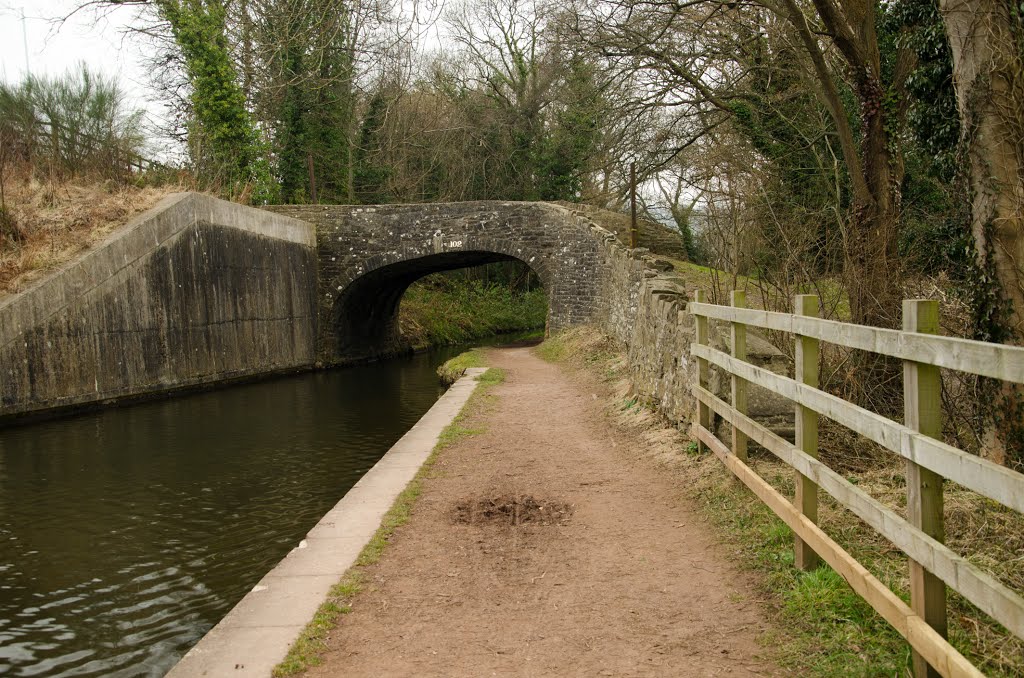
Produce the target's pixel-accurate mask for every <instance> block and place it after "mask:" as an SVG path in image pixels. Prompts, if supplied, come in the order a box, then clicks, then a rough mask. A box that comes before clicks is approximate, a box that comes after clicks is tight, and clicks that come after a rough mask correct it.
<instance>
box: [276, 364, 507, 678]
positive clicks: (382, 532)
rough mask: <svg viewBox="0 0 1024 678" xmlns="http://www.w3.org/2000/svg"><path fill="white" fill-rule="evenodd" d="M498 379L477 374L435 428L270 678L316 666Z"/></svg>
mask: <svg viewBox="0 0 1024 678" xmlns="http://www.w3.org/2000/svg"><path fill="white" fill-rule="evenodd" d="M471 352H472V351H470V353H471ZM464 355H465V354H464ZM474 366H479V365H474ZM504 380H505V371H504V370H502V369H499V368H494V367H492V368H491V369H489V370H487V371H486V372H484V373H483V374H482V375H481V376H480V377H479V379H478V381H479V385H478V386H477V388H476V390H475V391H474V392H473V395H471V396H470V397H469V400H468V401H466V404H465V405H464V406H463V408H462V411H460V412H459V414H458V415H456V417H455V419H453V420H452V423H450V424H448V426H446V427H445V429H444V431H442V432H441V436H440V437H439V438H438V441H437V444H436V445H435V446H434V449H433V451H432V452H431V453H430V457H428V458H427V461H426V462H424V464H423V466H422V467H421V468H420V470H419V472H418V473H417V474H416V476H415V477H414V478H413V479H412V481H410V483H409V484H408V485H407V486H406V488H405V489H404V490H402V492H401V493H400V494H399V495H398V497H397V498H396V499H395V503H394V504H393V505H392V506H391V508H390V509H389V510H388V512H387V513H386V514H385V515H384V519H383V520H382V521H381V525H380V528H378V529H377V532H376V533H375V534H374V535H373V537H372V538H371V539H370V541H369V543H367V544H366V546H365V547H363V550H362V551H361V552H360V554H359V557H358V558H356V564H355V565H353V566H352V567H351V568H350V569H349V571H348V572H346V573H345V574H344V575H343V576H342V578H341V580H340V581H339V582H338V583H337V584H335V585H334V586H333V587H332V588H331V591H330V593H329V594H328V595H327V599H326V600H325V601H324V602H323V603H322V604H321V605H320V607H319V609H317V611H316V614H314V615H313V619H312V621H310V622H309V624H307V625H306V628H304V629H303V630H302V633H300V634H299V637H298V639H297V640H296V641H295V643H294V644H292V647H291V649H289V651H288V655H287V656H286V657H285V658H284V660H283V661H282V662H281V663H280V664H278V665H277V666H276V667H274V673H273V675H274V676H275V677H276V678H285V677H286V676H295V675H298V674H300V673H302V672H304V671H305V670H306V669H308V668H310V667H312V666H318V665H319V664H320V663H321V662H322V661H323V652H324V650H325V649H326V647H327V638H328V637H329V635H330V632H331V631H332V630H333V629H334V628H335V627H336V626H337V625H338V622H339V620H340V618H341V617H342V616H343V615H345V614H348V613H349V612H351V611H352V600H353V599H354V598H355V597H356V596H357V595H358V594H359V592H360V591H361V590H362V588H363V581H364V577H365V575H364V572H365V570H366V568H367V567H370V566H371V565H373V564H374V563H376V562H377V561H379V560H380V558H381V556H382V555H383V554H384V552H385V550H386V549H387V546H388V544H389V543H390V542H391V538H392V537H393V536H394V534H395V530H397V529H398V528H399V527H401V526H402V525H405V524H406V523H407V522H409V518H410V517H411V515H412V509H413V506H414V505H415V503H416V500H417V499H418V498H419V496H420V494H422V493H423V485H424V482H423V481H424V480H425V479H426V478H429V477H430V476H431V473H432V470H433V467H434V464H435V462H436V461H437V457H438V455H439V454H440V453H441V451H443V450H445V449H446V448H448V447H451V446H452V445H454V444H455V443H457V442H458V441H460V440H462V439H463V438H466V437H469V436H472V435H477V434H480V433H483V432H484V429H483V428H481V427H471V426H469V425H468V422H467V419H468V418H470V417H472V416H473V415H474V414H477V413H479V412H481V411H482V410H484V408H485V407H486V405H487V404H488V403H489V402H491V399H492V398H493V396H491V395H489V394H488V390H489V389H490V388H492V387H493V386H495V385H497V384H500V383H501V382H503V381H504Z"/></svg>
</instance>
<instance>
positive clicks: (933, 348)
mask: <svg viewBox="0 0 1024 678" xmlns="http://www.w3.org/2000/svg"><path fill="white" fill-rule="evenodd" d="M688 308H689V310H690V312H691V313H693V314H694V315H699V316H702V317H705V318H711V319H714V320H726V321H729V322H738V323H743V324H744V325H748V326H750V327H761V328H764V329H767V330H779V331H781V332H788V333H790V334H798V335H801V336H804V337H814V338H815V339H820V340H822V341H827V342H829V343H832V344H836V345H839V346H845V347H847V348H854V349H860V350H862V351H870V352H872V353H878V354H879V355H885V356H889V357H891V358H899V359H900V360H913V361H915V362H920V363H927V364H929V365H934V366H936V367H945V368H948V369H951V370H957V371H960V372H969V373H971V374H977V375H980V376H982V377H991V378H993V379H1002V380H1004V381H1013V382H1016V383H1018V384H1024V348H1021V347H1018V346H1003V345H1001V344H990V343H988V342H984V341H974V340H973V339H959V338H957V337H942V336H937V335H928V334H919V333H916V332H901V331H899V330H887V329H884V328H881V327H868V326H866V325H853V324H850V323H844V322H839V321H838V320H824V319H822V318H815V317H811V316H804V315H793V314H790V313H778V312H776V311H758V310H756V309H752V308H733V307H730V306H716V305H714V304H706V303H690V304H689V306H688Z"/></svg>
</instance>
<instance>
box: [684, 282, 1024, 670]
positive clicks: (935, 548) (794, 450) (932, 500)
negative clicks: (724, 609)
mask: <svg viewBox="0 0 1024 678" xmlns="http://www.w3.org/2000/svg"><path fill="white" fill-rule="evenodd" d="M743 302H744V299H743V296H742V294H734V295H733V298H732V303H733V306H731V307H728V306H718V305H713V304H708V303H706V302H705V298H704V294H703V292H698V293H697V295H696V298H695V300H694V301H693V302H691V303H690V304H689V305H688V309H689V310H690V312H691V313H693V315H694V316H695V320H696V328H697V333H696V338H695V343H694V344H693V345H692V346H691V354H692V355H693V357H694V358H695V359H696V362H697V383H695V384H694V385H693V388H692V391H693V395H694V398H695V400H696V401H697V407H696V413H695V419H694V422H693V432H694V438H696V439H697V441H698V444H699V445H700V446H701V447H702V449H708V450H710V451H711V452H713V453H714V454H715V455H716V456H718V457H719V458H720V459H721V460H722V462H723V463H724V464H725V465H726V466H727V467H728V468H729V470H730V471H732V472H733V473H734V474H735V475H736V476H737V477H738V478H739V479H740V480H741V481H742V482H743V483H744V484H745V485H746V486H747V487H748V488H750V489H751V490H752V491H753V492H754V493H755V494H756V495H757V496H758V497H759V498H760V499H761V500H762V501H764V502H765V504H767V505H768V506H769V508H771V509H772V511H774V512H775V513H776V514H777V515H778V516H779V517H780V518H781V519H782V520H783V521H784V522H785V523H786V524H787V525H789V527H790V528H792V529H793V532H794V535H795V537H796V544H795V549H796V552H795V554H794V564H795V565H796V566H797V567H799V568H801V569H811V568H813V567H814V566H815V564H816V563H817V559H818V558H819V557H820V558H821V559H823V560H824V561H825V562H827V563H828V564H829V565H830V566H831V567H832V568H833V569H835V570H836V571H837V572H838V573H840V574H841V575H842V576H843V577H844V578H845V579H846V581H847V582H848V583H849V584H850V586H851V587H852V588H853V589H854V590H855V591H856V592H857V593H858V594H859V595H860V596H861V597H862V598H864V599H865V600H866V601H867V602H868V603H869V604H870V605H871V606H872V607H873V608H874V609H875V610H876V611H877V612H878V613H879V614H880V615H881V616H882V617H883V618H884V619H886V621H888V622H889V623H890V624H891V625H892V626H893V627H894V628H895V629H896V630H897V631H898V632H899V633H900V634H901V635H902V636H903V637H904V638H905V639H906V640H907V641H908V643H909V644H910V646H911V648H912V650H913V660H914V673H915V675H918V676H926V675H928V676H930V675H942V676H980V675H982V674H981V672H980V671H979V670H978V669H977V668H976V667H974V666H973V665H971V664H970V662H968V661H967V660H966V659H965V658H964V657H963V656H962V655H961V654H960V653H959V652H958V651H957V650H956V649H955V648H953V647H952V646H951V645H950V644H949V643H948V642H947V641H946V640H945V636H946V632H947V630H946V587H947V586H948V587H949V588H951V589H953V590H955V591H957V592H959V593H960V594H961V595H962V596H964V598H966V599H967V600H968V601H970V602H971V603H973V604H974V605H976V606H977V607H978V609H980V610H982V611H983V612H985V613H986V614H988V615H989V616H990V617H992V618H993V619H994V620H996V621H997V622H999V623H1000V624H1002V625H1003V626H1005V627H1006V628H1007V629H1008V630H1009V631H1011V632H1012V633H1014V634H1015V635H1017V636H1018V637H1020V638H1024V598H1022V597H1021V596H1020V595H1019V594H1018V593H1017V592H1015V591H1013V590H1012V589H1010V588H1009V587H1007V586H1005V585H1003V584H1002V583H1001V582H999V581H998V580H997V579H996V578H995V577H993V576H991V575H990V574H988V573H987V572H985V571H984V570H983V569H981V568H979V567H978V566H976V565H974V564H972V563H971V562H970V561H968V560H967V559H965V558H964V557H963V556H961V555H960V554H958V553H955V552H954V551H952V550H951V549H950V548H949V547H947V546H946V545H945V544H944V543H943V542H944V539H945V534H944V529H943V522H942V520H943V518H942V513H943V510H942V481H943V479H950V480H952V481H954V482H956V483H959V484H960V485H963V486H964V487H967V488H969V489H971V490H973V491H975V492H977V493H979V494H981V495H983V496H985V497H988V498H989V499H993V500H995V501H997V502H999V503H1001V504H1003V505H1005V506H1007V507H1009V508H1011V509H1014V510H1016V511H1020V512H1024V475H1022V474H1020V473H1016V472H1014V471H1011V470H1010V469H1007V468H1005V467H1003V466H1000V465H999V464H995V463H993V462H990V461H988V460H985V459H982V458H980V457H977V456H975V455H971V454H968V453H966V452H964V451H963V450H960V449H957V448H956V447H953V446H951V445H947V444H946V443H944V442H942V441H941V440H938V439H937V438H938V437H939V436H940V435H941V401H940V389H941V380H940V377H939V372H938V368H940V367H944V368H950V369H955V370H960V371H964V372H970V373H973V374H978V375H981V376H986V377H992V378H997V379H1002V380H1006V381H1012V382H1016V383H1024V349H1022V348H1018V347H1010V346H1001V345H997V344H988V343H985V342H979V341H970V340H966V339H956V338H950V337H941V336H937V335H935V334H932V333H934V332H937V331H938V305H937V303H936V302H931V301H919V300H911V301H906V302H904V329H903V330H902V331H900V330H888V329H880V328H874V327H865V326H861V325H854V324H850V323H842V322H837V321H832V320H822V319H820V318H817V317H815V316H816V315H817V312H818V301H817V297H813V296H812V295H799V296H798V297H797V298H796V299H795V304H794V306H795V309H794V310H795V311H796V312H795V313H793V314H789V313H776V312H769V311H756V310H752V309H747V308H743V305H744V304H743ZM711 319H714V320H720V321H724V322H728V323H730V328H731V329H730V333H731V335H732V337H733V348H732V355H729V354H727V353H724V352H722V351H719V350H716V349H714V348H711V347H710V346H709V344H710V341H709V336H710V333H709V326H708V321H709V320H711ZM747 326H750V327H759V328H764V329H772V330H780V331H783V332H788V333H790V334H792V335H793V336H794V341H795V344H796V353H795V355H796V378H793V379H791V378H789V377H786V376H782V375H779V374H776V373H774V372H771V371H769V370H767V369H764V368H761V367H758V366H755V365H752V364H750V363H748V362H746V355H745V351H744V350H742V349H743V348H744V346H743V345H740V344H738V343H737V341H736V338H737V337H739V338H743V339H745V328H746V327H747ZM819 341H824V342H828V343H832V344H836V345H839V346H845V347H847V348H852V349H860V350H866V351H871V352H874V353H878V354H881V355H886V356H890V357H894V358H899V359H901V360H903V362H904V400H905V415H906V416H905V423H902V424H901V423H898V422H896V421H893V420H891V419H888V418H886V417H883V416H881V415H879V414H876V413H874V412H871V411H870V410H866V409H864V408H862V407H859V406H857V405H854V404H853V403H850V402H847V401H845V400H843V399H842V398H839V397H837V396H834V395H832V394H830V393H826V392H824V391H822V390H820V389H819V388H818V381H817V380H818V356H819V353H818V342H819ZM743 344H745V341H744V342H743ZM737 346H739V348H740V350H737ZM712 365H714V366H715V367H717V368H718V369H719V370H721V371H722V372H723V373H724V374H728V375H729V377H730V381H731V384H732V389H731V394H732V396H731V397H732V400H733V402H732V403H731V404H730V403H726V402H725V401H724V400H722V399H721V398H719V397H718V396H716V395H715V394H714V393H712V392H711V391H710V390H709V372H710V367H711V366H712ZM746 384H754V385H757V386H760V387H762V388H765V389H767V390H769V391H771V392H773V393H776V394H778V395H781V396H783V397H784V398H786V399H788V400H790V401H792V402H793V404H794V408H795V413H796V444H793V443H790V442H789V441H787V440H785V439H783V438H781V437H780V436H778V435H776V434H775V433H773V432H771V431H769V430H768V429H767V428H766V427H764V426H762V425H761V424H759V423H757V422H756V421H754V420H753V419H751V418H750V417H749V416H747V414H746V391H745V385H746ZM738 385H740V387H739V388H738ZM737 396H739V397H737ZM713 414H715V415H718V416H719V417H721V418H722V419H723V420H724V421H725V422H727V423H728V424H729V425H730V426H731V427H732V432H733V434H732V438H733V447H732V448H731V449H730V447H729V446H728V445H726V444H725V443H724V442H722V441H721V440H720V439H719V438H718V437H717V436H716V434H715V433H714V432H713V426H712V421H713ZM819 415H821V416H825V417H828V418H829V419H832V420H833V421H835V422H837V423H839V424H841V425H843V426H845V427H846V428H848V429H850V430H851V431H854V432H856V433H858V434H860V435H863V436H864V437H866V438H868V439H869V440H872V441H874V442H875V443H877V444H879V445H880V446H882V447H884V448H886V449H888V450H890V451H892V452H894V453H896V454H898V455H900V456H901V457H903V458H904V459H905V460H906V462H907V476H906V477H907V499H908V501H907V517H906V518H904V517H903V516H901V515H899V513H897V512H896V511H894V510H892V509H891V508H889V507H887V506H885V505H884V504H882V503H881V502H879V501H878V500H876V499H874V498H873V497H871V496H870V495H869V494H868V493H867V492H865V491H863V490H861V489H860V488H858V487H857V486H856V485H854V484H853V483H851V482H850V481H848V480H847V479H846V478H844V477H843V476H842V475H841V474H840V473H838V472H836V471H835V470H833V469H831V468H829V467H828V466H827V465H826V464H824V463H823V462H821V461H819V460H818V459H817V449H818V447H817V441H818V431H817V427H818V416H819ZM748 440H749V441H752V442H754V443H757V444H758V445H760V446H761V447H763V448H765V449H766V450H768V451H770V452H771V453H773V454H774V455H775V456H776V457H778V458H779V459H780V460H781V461H783V462H784V463H786V464H787V465H788V466H790V467H792V468H793V469H794V470H795V471H796V495H795V496H794V497H793V499H792V501H791V500H789V499H786V498H785V497H783V496H782V495H781V494H779V493H778V491H776V490H775V489H774V488H773V487H771V485H769V484H768V483H767V482H766V481H765V480H764V479H763V478H761V477H760V476H759V475H757V473H756V472H755V471H754V470H753V469H752V468H751V467H750V466H748V465H747V463H746V456H747V446H746V442H747V441H748ZM819 488H821V489H823V490H825V491H826V492H827V493H828V494H829V495H831V496H832V497H833V498H834V499H835V500H836V501H837V502H838V503H839V504H840V505H841V506H843V507H845V508H846V509H848V510H849V511H851V512H852V513H853V514H854V515H856V516H857V517H858V518H860V519H861V520H863V521H864V523H866V524H867V525H868V526H870V527H871V528H873V529H874V530H875V531H876V532H877V533H878V534H880V535H882V536H883V537H885V538H886V539H887V540H889V541H890V542H891V543H892V544H894V545H895V546H896V547H897V548H899V549H900V550H901V551H903V552H904V553H905V554H906V555H907V556H908V559H909V563H910V574H911V577H910V589H911V603H910V605H909V606H908V605H907V604H906V603H904V602H903V600H902V599H900V598H899V597H898V596H897V595H895V594H894V593H893V592H892V591H891V590H889V588H888V587H887V586H885V584H883V583H882V582H880V581H879V580H878V579H877V578H875V577H874V576H873V575H871V574H870V572H868V571H867V570H866V569H865V568H864V567H863V566H862V565H860V563H858V562H857V561H856V560H855V559H854V558H853V557H852V556H851V555H850V554H849V553H848V552H846V551H845V550H844V549H843V548H842V547H840V546H839V545H838V544H836V543H835V542H834V541H833V540H832V539H831V538H829V537H828V536H827V535H826V534H825V533H824V532H822V531H821V529H820V528H819V527H818V526H817V525H816V523H817V492H818V489H819Z"/></svg>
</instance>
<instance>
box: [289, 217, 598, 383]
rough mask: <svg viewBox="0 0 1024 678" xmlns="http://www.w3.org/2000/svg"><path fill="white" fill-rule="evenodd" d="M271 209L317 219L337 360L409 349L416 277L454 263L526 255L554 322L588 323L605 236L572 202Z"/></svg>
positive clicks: (324, 302) (331, 355)
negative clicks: (410, 297) (402, 315)
mask: <svg viewBox="0 0 1024 678" xmlns="http://www.w3.org/2000/svg"><path fill="white" fill-rule="evenodd" d="M272 210H273V211H274V212H275V213H277V214H281V215H287V216H289V217H293V218H296V219H300V220H302V221H305V222H307V223H311V224H314V226H315V228H316V243H317V270H318V275H317V293H316V300H317V304H316V307H317V318H318V322H317V351H316V353H317V358H318V360H319V361H320V362H321V363H338V362H346V361H351V360H358V359H364V358H370V357H375V356H379V355H382V354H387V353H393V352H396V351H400V350H402V349H403V348H404V345H403V343H402V339H401V336H400V333H399V329H398V307H399V302H400V301H401V298H402V295H403V294H404V293H405V290H406V289H407V288H408V286H409V285H410V284H411V283H412V282H414V281H415V280H417V279H419V278H421V277H423V276H425V275H429V274H431V273H436V272H439V271H447V270H452V269H457V268H464V267H469V266H477V265H480V264H487V263H492V262H497V261H509V260H519V261H522V262H523V263H525V264H527V265H528V266H529V267H530V268H531V269H533V271H534V272H535V273H536V274H537V276H538V277H539V278H540V280H541V282H542V283H543V285H544V288H545V290H546V291H547V294H548V301H549V312H548V313H549V315H548V328H549V330H559V329H562V328H565V327H570V326H573V325H578V324H581V323H586V322H590V321H591V320H592V318H593V316H594V312H595V304H596V303H597V299H598V296H599V291H600V286H601V275H600V267H601V264H602V261H601V246H602V244H603V243H604V240H605V239H606V238H607V237H610V236H609V235H608V234H607V233H602V232H601V231H600V230H598V229H595V228H593V227H592V225H590V224H589V223H587V222H584V221H582V220H579V219H577V218H575V217H574V215H573V213H572V212H571V211H570V210H568V209H567V208H565V207H561V206H558V205H551V204H545V203H516V202H467V203H456V204H429V205H395V206H379V207H353V206H288V207H275V208H272Z"/></svg>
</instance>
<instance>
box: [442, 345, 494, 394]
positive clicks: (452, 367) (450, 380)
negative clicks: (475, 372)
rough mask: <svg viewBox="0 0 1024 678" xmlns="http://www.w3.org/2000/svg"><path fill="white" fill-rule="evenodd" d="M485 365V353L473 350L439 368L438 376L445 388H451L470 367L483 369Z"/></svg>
mask: <svg viewBox="0 0 1024 678" xmlns="http://www.w3.org/2000/svg"><path fill="white" fill-rule="evenodd" d="M483 365H484V355H483V352H482V351H481V350H480V349H478V348H471V349H469V350H468V351H466V352H464V353H460V354H459V355H457V356H455V357H454V358H451V359H449V360H446V361H444V362H443V363H442V364H441V366H440V367H438V368H437V376H438V377H440V378H441V383H442V384H444V385H445V386H451V385H452V384H454V383H455V382H456V381H458V380H459V379H460V378H461V377H462V375H464V374H465V373H466V370H467V369H469V368H470V367H483Z"/></svg>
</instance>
